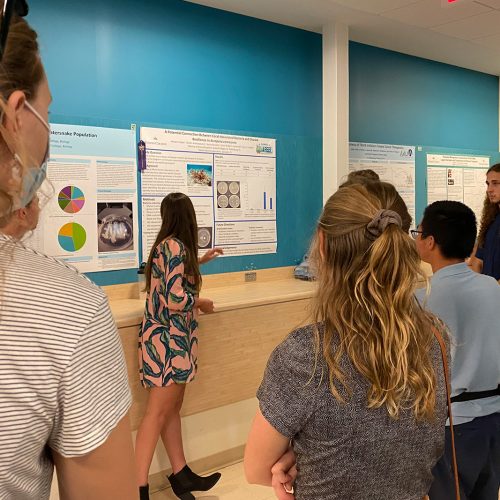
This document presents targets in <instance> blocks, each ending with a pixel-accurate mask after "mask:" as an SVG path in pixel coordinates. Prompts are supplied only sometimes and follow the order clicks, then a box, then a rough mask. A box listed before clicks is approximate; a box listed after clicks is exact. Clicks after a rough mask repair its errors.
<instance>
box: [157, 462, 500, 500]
mask: <svg viewBox="0 0 500 500" xmlns="http://www.w3.org/2000/svg"><path fill="white" fill-rule="evenodd" d="M220 472H222V477H221V480H220V481H219V482H218V483H217V485H216V486H215V488H213V489H212V490H210V491H208V492H206V493H195V494H194V495H195V497H196V498H200V499H203V500H275V499H276V497H275V496H274V494H273V491H272V490H271V488H266V487H264V486H255V485H250V484H247V482H246V480H245V475H244V473H243V463H242V462H239V463H236V464H234V465H230V466H229V467H225V468H224V469H221V470H220ZM175 498H176V497H175V496H174V495H173V494H172V491H171V490H170V488H168V489H166V490H163V491H159V492H158V493H155V494H154V495H151V497H150V500H173V499H175ZM498 499H499V500H500V491H499V494H498Z"/></svg>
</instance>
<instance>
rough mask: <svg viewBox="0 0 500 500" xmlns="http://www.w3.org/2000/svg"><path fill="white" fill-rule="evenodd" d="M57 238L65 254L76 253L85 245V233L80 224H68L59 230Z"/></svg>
mask: <svg viewBox="0 0 500 500" xmlns="http://www.w3.org/2000/svg"><path fill="white" fill-rule="evenodd" d="M57 238H58V240H59V245H61V248H62V249H63V250H66V252H77V251H78V250H80V248H82V247H83V245H85V241H86V240H87V233H86V232H85V229H84V228H83V226H81V225H80V224H78V223H76V222H69V223H68V224H64V226H63V227H61V229H59V234H58V235H57Z"/></svg>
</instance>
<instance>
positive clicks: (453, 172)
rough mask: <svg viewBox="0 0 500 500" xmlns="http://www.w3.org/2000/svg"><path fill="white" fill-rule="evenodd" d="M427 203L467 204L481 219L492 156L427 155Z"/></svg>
mask: <svg viewBox="0 0 500 500" xmlns="http://www.w3.org/2000/svg"><path fill="white" fill-rule="evenodd" d="M426 158H427V204H430V203H433V202H434V201H439V200H454V201H460V202H462V203H465V204H466V205H467V206H468V207H470V208H471V209H472V210H473V211H474V213H475V214H476V219H477V220H478V221H480V220H481V212H482V210H483V202H484V197H485V190H486V185H485V181H486V171H487V170H488V168H489V166H490V157H489V156H475V155H454V154H427V156H426Z"/></svg>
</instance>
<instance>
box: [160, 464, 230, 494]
mask: <svg viewBox="0 0 500 500" xmlns="http://www.w3.org/2000/svg"><path fill="white" fill-rule="evenodd" d="M220 476H221V474H220V472H214V473H213V474H210V476H206V477H202V476H198V474H195V473H194V472H193V471H192V470H191V469H190V468H189V467H188V466H187V465H186V466H185V467H184V468H183V469H182V470H181V471H179V472H178V473H177V474H170V476H168V480H169V481H170V484H171V485H172V491H173V492H174V493H175V494H176V495H177V497H178V498H180V499H181V500H193V499H194V496H193V495H191V492H192V491H208V490H209V489H211V488H213V487H214V486H215V484H216V483H217V481H218V480H219V479H220Z"/></svg>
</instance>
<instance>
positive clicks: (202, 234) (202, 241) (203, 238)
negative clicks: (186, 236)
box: [198, 227, 212, 248]
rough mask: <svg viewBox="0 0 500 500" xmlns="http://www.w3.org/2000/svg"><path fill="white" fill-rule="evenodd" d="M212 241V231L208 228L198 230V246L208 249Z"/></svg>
mask: <svg viewBox="0 0 500 500" xmlns="http://www.w3.org/2000/svg"><path fill="white" fill-rule="evenodd" d="M211 239H212V235H211V234H210V230H209V229H208V228H206V227H200V228H199V229H198V246H199V247H200V248H206V247H208V246H209V245H210V240H211Z"/></svg>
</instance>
